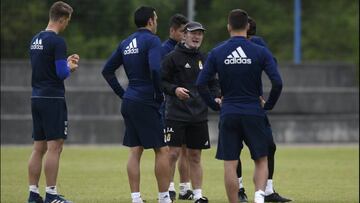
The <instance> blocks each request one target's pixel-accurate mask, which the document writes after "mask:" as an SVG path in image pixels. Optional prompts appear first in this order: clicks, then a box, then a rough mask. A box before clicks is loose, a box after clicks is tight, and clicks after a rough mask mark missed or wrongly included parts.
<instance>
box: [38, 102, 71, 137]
mask: <svg viewBox="0 0 360 203" xmlns="http://www.w3.org/2000/svg"><path fill="white" fill-rule="evenodd" d="M31 112H32V118H33V132H32V137H33V139H34V140H35V141H42V140H57V139H66V138H67V129H68V118H67V108H66V102H65V99H64V98H31Z"/></svg>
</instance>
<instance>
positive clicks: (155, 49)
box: [148, 37, 164, 102]
mask: <svg viewBox="0 0 360 203" xmlns="http://www.w3.org/2000/svg"><path fill="white" fill-rule="evenodd" d="M148 60H149V67H150V72H151V79H152V81H153V85H154V89H155V95H154V96H155V99H156V101H157V102H162V100H164V97H163V94H162V91H161V79H160V62H161V42H160V39H159V38H158V37H156V38H155V39H154V40H153V41H152V42H151V44H150V49H149V53H148Z"/></svg>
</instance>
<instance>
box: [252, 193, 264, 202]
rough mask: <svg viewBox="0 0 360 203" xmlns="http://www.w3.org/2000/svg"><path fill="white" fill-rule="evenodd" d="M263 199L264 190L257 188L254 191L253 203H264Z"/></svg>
mask: <svg viewBox="0 0 360 203" xmlns="http://www.w3.org/2000/svg"><path fill="white" fill-rule="evenodd" d="M264 201H265V192H264V191H262V190H258V191H256V192H255V197H254V202H255V203H264Z"/></svg>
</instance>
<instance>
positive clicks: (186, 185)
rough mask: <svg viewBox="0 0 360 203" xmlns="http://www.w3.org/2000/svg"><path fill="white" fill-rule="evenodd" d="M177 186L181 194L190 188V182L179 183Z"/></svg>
mask: <svg viewBox="0 0 360 203" xmlns="http://www.w3.org/2000/svg"><path fill="white" fill-rule="evenodd" d="M179 188H180V191H179V193H180V194H181V195H185V194H186V192H187V191H188V190H191V183H190V182H186V183H179Z"/></svg>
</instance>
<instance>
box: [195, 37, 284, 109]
mask: <svg viewBox="0 0 360 203" xmlns="http://www.w3.org/2000/svg"><path fill="white" fill-rule="evenodd" d="M262 71H265V73H266V74H267V75H268V77H269V78H270V80H271V83H272V88H271V92H270V95H269V98H268V100H267V101H266V103H265V107H264V108H262V107H261V105H260V100H259V96H260V95H261V92H262V87H261V84H262V82H261V74H262ZM216 73H218V77H219V82H220V87H221V92H222V95H223V97H224V98H223V101H222V106H221V116H223V115H226V114H234V113H235V114H245V115H257V116H264V115H265V114H264V113H265V111H264V110H270V109H272V108H273V107H274V105H275V103H276V101H277V100H278V98H279V96H280V93H281V89H282V80H281V77H280V74H279V72H278V70H277V66H276V63H275V61H274V59H273V56H272V54H271V53H270V52H269V50H268V49H267V48H264V47H262V46H259V45H256V44H255V43H253V42H251V41H249V40H247V39H246V38H245V37H240V36H236V37H232V38H230V39H229V40H227V41H225V42H223V43H221V44H220V45H219V46H217V47H215V48H214V49H213V50H211V52H210V53H209V56H208V58H207V60H206V62H205V67H204V69H203V71H201V72H200V74H199V77H198V79H197V85H198V88H199V93H200V94H201V96H202V97H203V99H204V100H205V102H206V103H207V104H208V105H209V106H210V107H211V108H212V109H214V110H219V109H220V106H219V105H218V104H217V103H215V101H214V98H213V97H211V95H210V93H209V91H208V88H207V83H208V81H209V80H210V79H211V78H212V77H213V76H214V75H215V74H216Z"/></svg>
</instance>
